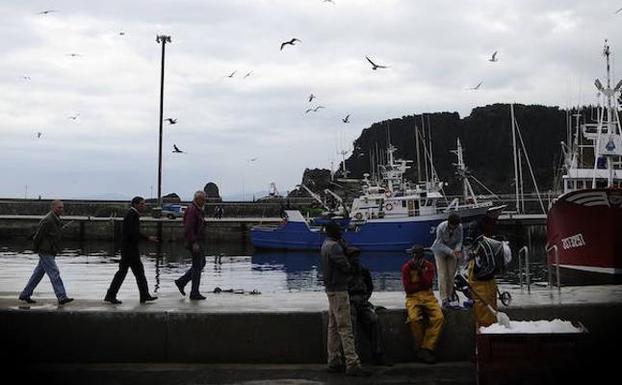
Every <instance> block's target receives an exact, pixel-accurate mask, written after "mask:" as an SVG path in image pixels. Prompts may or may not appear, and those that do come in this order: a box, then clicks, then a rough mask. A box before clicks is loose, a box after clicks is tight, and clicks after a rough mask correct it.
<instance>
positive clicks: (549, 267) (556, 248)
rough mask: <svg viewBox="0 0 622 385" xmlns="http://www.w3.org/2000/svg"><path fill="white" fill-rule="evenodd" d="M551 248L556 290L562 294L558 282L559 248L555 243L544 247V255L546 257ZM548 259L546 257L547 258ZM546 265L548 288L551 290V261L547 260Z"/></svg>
mask: <svg viewBox="0 0 622 385" xmlns="http://www.w3.org/2000/svg"><path fill="white" fill-rule="evenodd" d="M551 250H553V251H554V252H555V254H554V255H555V275H557V277H556V278H557V292H558V293H559V295H561V294H562V285H561V283H560V281H561V280H560V276H559V248H558V247H557V245H553V246H549V247H547V248H546V255H547V257H548V255H549V253H550V252H551ZM547 259H548V258H547ZM547 266H548V275H549V289H550V290H553V278H552V276H551V274H552V271H551V263H550V261H549V263H547Z"/></svg>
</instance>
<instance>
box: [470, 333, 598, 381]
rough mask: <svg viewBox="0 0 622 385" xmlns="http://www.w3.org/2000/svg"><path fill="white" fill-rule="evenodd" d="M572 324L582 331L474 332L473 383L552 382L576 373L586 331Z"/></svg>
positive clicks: (578, 369) (562, 379) (585, 338)
mask: <svg viewBox="0 0 622 385" xmlns="http://www.w3.org/2000/svg"><path fill="white" fill-rule="evenodd" d="M573 324H574V325H575V326H577V327H579V328H580V329H581V330H582V332H581V333H542V334H540V333H538V334H534V333H514V334H510V333H508V334H480V333H477V335H476V336H475V344H476V369H477V383H478V384H479V385H489V384H494V385H502V384H556V383H561V382H565V380H567V379H572V378H574V376H575V375H577V374H580V368H581V367H582V366H581V363H582V362H581V354H582V352H583V351H584V348H583V346H584V345H585V343H586V341H587V334H588V331H587V329H586V328H585V327H584V326H583V325H582V324H581V323H573ZM567 383H572V382H567Z"/></svg>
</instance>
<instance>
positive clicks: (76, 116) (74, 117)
mask: <svg viewBox="0 0 622 385" xmlns="http://www.w3.org/2000/svg"><path fill="white" fill-rule="evenodd" d="M78 116H80V114H79V113H77V114H75V115H72V116H68V117H67V119H71V120H76V119H78Z"/></svg>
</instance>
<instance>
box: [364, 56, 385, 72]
mask: <svg viewBox="0 0 622 385" xmlns="http://www.w3.org/2000/svg"><path fill="white" fill-rule="evenodd" d="M365 59H367V61H368V62H370V63H371V65H372V67H371V69H372V70H374V71H375V70H377V69H378V68H388V67H387V66H381V65H379V64H376V63H374V62H373V61H371V59H370V58H369V57H367V56H365Z"/></svg>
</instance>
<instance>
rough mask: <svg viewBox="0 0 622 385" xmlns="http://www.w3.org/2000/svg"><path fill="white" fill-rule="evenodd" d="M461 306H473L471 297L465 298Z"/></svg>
mask: <svg viewBox="0 0 622 385" xmlns="http://www.w3.org/2000/svg"><path fill="white" fill-rule="evenodd" d="M462 306H464V307H468V308H470V307H473V300H472V299H467V300H466V301H464V302H463V303H462Z"/></svg>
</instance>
